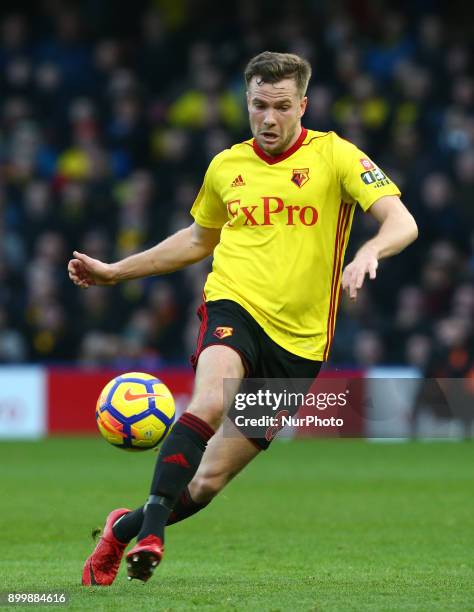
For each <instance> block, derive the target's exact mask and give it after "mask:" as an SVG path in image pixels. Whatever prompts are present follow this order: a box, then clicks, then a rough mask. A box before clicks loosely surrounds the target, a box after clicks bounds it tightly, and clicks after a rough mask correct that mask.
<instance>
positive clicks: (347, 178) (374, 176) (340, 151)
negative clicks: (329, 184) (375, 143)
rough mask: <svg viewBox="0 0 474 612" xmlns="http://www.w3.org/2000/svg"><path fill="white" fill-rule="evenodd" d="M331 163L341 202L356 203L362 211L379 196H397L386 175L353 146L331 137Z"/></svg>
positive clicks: (397, 192) (341, 139)
mask: <svg viewBox="0 0 474 612" xmlns="http://www.w3.org/2000/svg"><path fill="white" fill-rule="evenodd" d="M334 164H335V167H336V172H337V175H338V177H339V181H340V184H341V190H342V197H343V199H344V201H345V202H348V203H349V204H354V203H355V202H358V203H359V204H360V206H361V207H362V209H363V210H364V211H366V210H368V209H369V208H370V207H371V206H372V204H373V203H374V202H376V201H377V200H378V199H379V198H381V197H383V196H387V195H395V196H399V195H400V190H399V189H398V187H397V186H396V185H395V183H393V182H392V181H391V180H390V179H389V177H388V176H387V175H386V174H385V173H384V172H383V171H382V170H381V169H380V168H379V167H378V166H377V165H376V164H375V163H374V162H373V161H372V160H371V159H370V158H369V157H367V155H366V154H365V153H363V152H362V151H361V150H360V149H358V148H357V147H356V146H355V145H353V144H352V143H350V142H348V141H347V140H344V139H343V138H340V137H339V136H336V137H335V141H334Z"/></svg>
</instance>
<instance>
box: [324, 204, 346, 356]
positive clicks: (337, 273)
mask: <svg viewBox="0 0 474 612" xmlns="http://www.w3.org/2000/svg"><path fill="white" fill-rule="evenodd" d="M350 217H351V206H350V205H349V204H347V203H346V202H341V206H340V208H339V216H338V219H337V231H336V239H335V241H334V262H333V270H332V279H331V297H330V303H329V313H328V321H327V330H326V348H325V350H324V356H323V360H324V361H326V359H327V358H328V355H329V349H330V347H331V344H332V339H333V336H334V327H335V322H336V321H335V319H336V313H337V310H338V308H339V304H340V301H341V293H342V292H341V287H340V282H341V272H342V259H343V252H344V245H345V243H346V240H347V228H348V226H349V220H350Z"/></svg>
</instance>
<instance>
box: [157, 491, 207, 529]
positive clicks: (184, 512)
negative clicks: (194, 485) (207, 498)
mask: <svg viewBox="0 0 474 612" xmlns="http://www.w3.org/2000/svg"><path fill="white" fill-rule="evenodd" d="M208 504H209V502H206V503H205V504H198V503H196V502H195V501H194V500H193V498H192V497H191V495H190V493H189V489H188V487H186V488H185V489H184V491H183V492H182V493H181V495H180V496H179V499H178V501H177V502H176V504H175V506H174V508H173V510H172V511H171V514H170V515H169V517H168V522H167V523H166V524H167V525H174V523H179V521H183V520H184V519H186V518H188V517H189V516H192V515H193V514H196V512H199V511H200V510H202V509H203V508H205V507H206V506H207V505H208Z"/></svg>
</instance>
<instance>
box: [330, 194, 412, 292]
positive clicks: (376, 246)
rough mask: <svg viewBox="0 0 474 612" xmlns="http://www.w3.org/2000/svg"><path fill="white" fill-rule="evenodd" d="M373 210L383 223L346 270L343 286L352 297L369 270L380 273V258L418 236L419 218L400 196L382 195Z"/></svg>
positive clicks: (371, 276) (403, 247)
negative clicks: (416, 218)
mask: <svg viewBox="0 0 474 612" xmlns="http://www.w3.org/2000/svg"><path fill="white" fill-rule="evenodd" d="M369 213H370V214H371V215H372V216H373V217H374V218H375V219H376V220H377V221H378V222H379V223H380V228H379V231H378V232H377V234H376V235H375V236H374V237H373V238H372V239H371V240H368V241H367V242H366V243H365V244H364V245H363V246H362V247H361V248H360V249H359V250H358V251H357V253H356V256H355V257H354V259H353V260H352V261H351V263H350V264H348V265H347V266H346V268H345V269H344V272H343V274H342V288H343V289H344V290H345V291H346V292H347V293H348V295H349V297H350V298H351V299H356V298H357V291H358V290H359V289H360V288H361V287H362V285H363V284H364V280H365V277H366V275H367V274H368V275H369V278H371V279H374V278H375V277H376V274H377V267H378V262H379V259H382V258H383V257H390V256H392V255H396V254H397V253H400V252H401V251H403V249H405V248H406V247H407V246H408V245H409V244H411V243H412V242H413V241H414V240H416V238H417V236H418V228H417V225H416V222H415V219H414V218H413V216H412V215H411V213H410V212H409V211H408V209H407V208H406V206H405V205H404V204H403V203H402V201H401V200H400V198H399V197H398V196H384V197H382V198H380V199H379V200H377V201H376V202H374V204H372V206H371V207H370V209H369Z"/></svg>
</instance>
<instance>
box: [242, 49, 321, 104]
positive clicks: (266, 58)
mask: <svg viewBox="0 0 474 612" xmlns="http://www.w3.org/2000/svg"><path fill="white" fill-rule="evenodd" d="M244 76H245V83H246V85H247V87H248V86H249V83H250V81H251V80H252V78H253V77H254V76H256V77H260V78H261V79H262V81H263V82H264V83H277V82H278V81H281V80H283V79H294V80H295V82H296V88H297V90H298V94H299V95H300V97H301V98H302V97H303V96H304V95H305V93H306V90H307V89H308V83H309V79H310V78H311V66H310V65H309V62H308V61H307V60H305V59H304V58H302V57H300V56H299V55H295V54H294V53H276V52H274V51H264V52H263V53H259V55H256V56H255V57H252V59H251V60H250V61H249V63H248V64H247V66H246V68H245V72H244Z"/></svg>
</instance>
